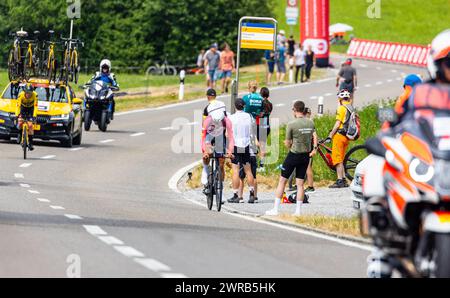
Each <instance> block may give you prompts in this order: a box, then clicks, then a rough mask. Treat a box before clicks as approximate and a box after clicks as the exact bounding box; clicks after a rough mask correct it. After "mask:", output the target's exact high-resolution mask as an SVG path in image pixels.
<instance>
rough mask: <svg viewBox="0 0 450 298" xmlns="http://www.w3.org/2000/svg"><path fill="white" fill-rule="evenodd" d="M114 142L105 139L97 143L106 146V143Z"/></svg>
mask: <svg viewBox="0 0 450 298" xmlns="http://www.w3.org/2000/svg"><path fill="white" fill-rule="evenodd" d="M114 141H115V140H114V139H107V140H103V141H99V143H102V144H106V143H112V142H114Z"/></svg>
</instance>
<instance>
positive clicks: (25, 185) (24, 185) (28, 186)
mask: <svg viewBox="0 0 450 298" xmlns="http://www.w3.org/2000/svg"><path fill="white" fill-rule="evenodd" d="M20 187H23V188H30V187H31V186H30V185H29V184H25V183H20Z"/></svg>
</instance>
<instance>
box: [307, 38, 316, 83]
mask: <svg viewBox="0 0 450 298" xmlns="http://www.w3.org/2000/svg"><path fill="white" fill-rule="evenodd" d="M315 62H316V57H315V55H314V51H313V50H312V46H308V50H306V52H305V74H306V81H305V82H309V80H310V79H311V70H312V68H313V66H314V64H315Z"/></svg>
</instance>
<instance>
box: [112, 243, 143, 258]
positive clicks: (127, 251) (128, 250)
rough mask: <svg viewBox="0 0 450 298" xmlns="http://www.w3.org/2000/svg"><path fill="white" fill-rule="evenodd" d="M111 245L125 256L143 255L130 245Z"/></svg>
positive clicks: (138, 256) (136, 256)
mask: <svg viewBox="0 0 450 298" xmlns="http://www.w3.org/2000/svg"><path fill="white" fill-rule="evenodd" d="M113 247H114V249H115V250H117V251H118V252H119V253H121V254H123V255H124V256H126V257H135V258H142V257H144V256H145V255H144V254H143V253H142V252H140V251H139V250H137V249H135V248H133V247H131V246H113Z"/></svg>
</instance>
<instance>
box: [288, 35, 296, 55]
mask: <svg viewBox="0 0 450 298" xmlns="http://www.w3.org/2000/svg"><path fill="white" fill-rule="evenodd" d="M287 44H288V56H289V57H291V58H292V57H294V52H295V40H294V36H293V35H291V36H290V37H289V39H288V40H287Z"/></svg>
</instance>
